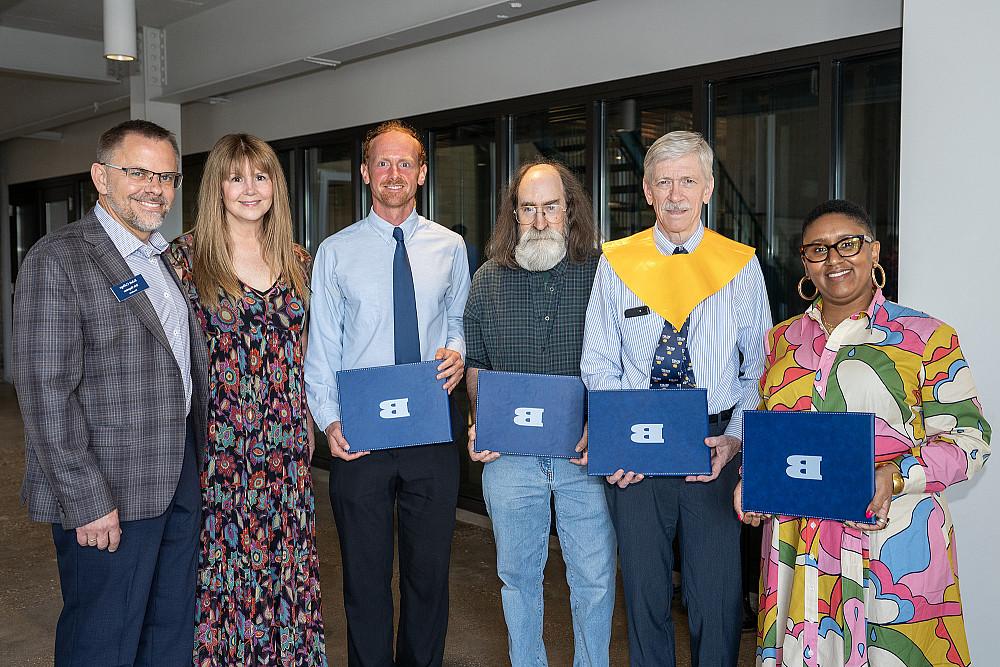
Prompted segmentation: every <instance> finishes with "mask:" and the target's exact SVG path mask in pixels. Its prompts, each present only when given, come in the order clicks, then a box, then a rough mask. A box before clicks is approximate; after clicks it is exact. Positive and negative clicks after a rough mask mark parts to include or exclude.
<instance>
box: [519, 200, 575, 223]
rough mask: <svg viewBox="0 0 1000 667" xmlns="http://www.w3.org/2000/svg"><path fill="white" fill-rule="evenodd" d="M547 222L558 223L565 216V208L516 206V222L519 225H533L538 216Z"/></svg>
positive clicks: (555, 205) (551, 205) (548, 205)
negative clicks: (540, 215)
mask: <svg viewBox="0 0 1000 667" xmlns="http://www.w3.org/2000/svg"><path fill="white" fill-rule="evenodd" d="M539 213H541V214H542V217H544V218H545V220H546V221H547V222H559V221H560V220H562V217H563V215H565V214H566V207H565V206H560V205H559V204H545V205H544V206H518V207H517V222H518V224H520V225H533V224H535V219H536V218H537V217H538V214H539Z"/></svg>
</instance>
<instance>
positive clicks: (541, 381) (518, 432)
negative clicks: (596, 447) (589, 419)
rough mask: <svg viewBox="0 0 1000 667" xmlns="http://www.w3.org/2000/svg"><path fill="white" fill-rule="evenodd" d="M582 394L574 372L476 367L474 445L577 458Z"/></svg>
mask: <svg viewBox="0 0 1000 667" xmlns="http://www.w3.org/2000/svg"><path fill="white" fill-rule="evenodd" d="M584 395H585V389H584V386H583V382H581V381H580V378H578V377H570V376H566V375H533V374H530V373H501V372H497V371H479V385H478V391H477V393H476V444H475V449H476V451H477V452H481V451H483V450H489V451H491V452H500V453H501V454H526V455H532V456H555V457H559V458H568V459H575V458H579V457H580V456H582V455H581V454H580V453H579V452H577V451H576V445H577V443H579V442H580V438H581V437H583V403H584Z"/></svg>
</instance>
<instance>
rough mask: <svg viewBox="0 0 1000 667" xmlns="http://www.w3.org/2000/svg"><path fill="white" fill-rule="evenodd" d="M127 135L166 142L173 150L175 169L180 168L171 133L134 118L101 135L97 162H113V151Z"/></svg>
mask: <svg viewBox="0 0 1000 667" xmlns="http://www.w3.org/2000/svg"><path fill="white" fill-rule="evenodd" d="M129 134H135V135H138V136H140V137H142V138H143V139H149V140H151V141H166V142H168V143H169V144H170V147H171V148H173V149H174V158H175V159H176V160H177V168H178V169H180V168H181V152H180V150H178V148H177V138H176V137H174V134H173V132H171V131H170V130H168V129H166V128H163V127H160V126H159V125H157V124H156V123H151V122H149V121H148V120H139V119H134V118H133V119H132V120H127V121H125V122H123V123H119V124H117V125H115V126H114V127H113V128H111V129H110V130H108V131H106V132H105V133H104V134H102V135H101V138H100V139H99V140H98V141H97V161H98V162H99V163H104V162H110V161H111V160H113V159H114V154H115V151H117V150H118V148H120V147H121V145H122V142H124V141H125V137H126V136H128V135H129ZM120 166H122V167H129V166H132V165H127V164H123V165H120Z"/></svg>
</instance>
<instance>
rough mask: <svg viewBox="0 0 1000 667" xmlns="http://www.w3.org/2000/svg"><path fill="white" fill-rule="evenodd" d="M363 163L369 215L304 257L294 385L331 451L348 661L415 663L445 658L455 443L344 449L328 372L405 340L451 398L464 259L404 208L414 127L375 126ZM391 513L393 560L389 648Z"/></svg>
mask: <svg viewBox="0 0 1000 667" xmlns="http://www.w3.org/2000/svg"><path fill="white" fill-rule="evenodd" d="M362 163H363V164H362V165H361V176H362V179H363V180H364V182H365V183H366V184H367V185H369V187H370V188H371V193H372V210H371V212H370V213H369V214H368V217H367V218H365V219H363V220H360V221H358V222H356V223H354V224H353V225H351V226H350V227H348V228H346V229H344V230H342V231H340V232H338V233H336V234H334V235H333V236H331V237H329V238H328V239H326V240H325V241H324V242H323V243H322V244H321V245H320V247H319V250H318V251H317V253H316V259H315V263H314V268H313V279H312V289H313V297H312V301H311V306H310V308H311V310H310V324H309V345H308V349H307V352H306V360H305V379H306V391H307V394H308V399H309V408H310V410H311V412H312V415H313V419H314V420H315V421H316V424H317V425H318V426H319V427H320V428H322V429H323V430H324V432H325V433H326V436H327V440H328V442H329V445H330V452H331V454H332V455H333V461H332V463H331V466H330V500H331V502H332V504H333V512H334V518H335V520H336V522H337V532H338V534H339V537H340V548H341V554H342V557H343V564H344V606H345V610H346V613H347V633H348V638H347V642H348V664H349V665H351V666H352V667H355V666H357V667H386V666H389V665H398V666H399V667H404V666H406V667H427V666H429V665H440V664H441V663H442V660H443V657H444V640H445V634H446V632H447V625H448V563H449V559H450V555H451V538H452V531H453V530H454V525H455V507H456V504H457V501H458V452H457V449H456V448H455V446H454V444H446V445H427V446H422V447H405V448H402V449H388V450H382V451H375V452H371V453H364V452H351V449H350V443H349V442H347V441H346V440H345V439H344V435H343V431H342V429H341V414H340V403H339V400H338V395H337V371H339V370H346V369H352V368H365V367H370V366H386V365H391V364H394V363H403V361H401V358H400V354H401V352H400V350H401V348H409V349H410V352H411V354H412V357H411V358H410V359H409V360H412V361H421V360H422V361H429V360H432V359H439V360H441V365H440V366H439V371H440V372H439V375H438V379H440V380H443V383H442V384H443V387H444V389H446V390H447V391H449V392H450V391H451V390H452V389H453V388H454V387H455V385H457V384H458V382H459V381H460V380H461V378H462V375H463V372H464V368H465V362H464V355H465V339H464V333H463V329H462V313H463V312H464V310H465V302H466V299H467V298H468V295H469V284H470V279H469V263H468V259H467V255H466V250H465V242H464V241H463V239H462V237H461V236H459V235H458V234H456V233H455V232H452V231H451V230H448V229H445V228H444V227H442V226H441V225H438V224H437V223H434V222H431V221H430V220H427V219H426V218H424V217H422V216H419V215H417V212H416V192H417V188H418V187H419V186H420V185H423V183H424V179H425V178H426V176H427V164H426V153H425V151H424V147H423V145H422V143H421V142H420V138H419V136H418V135H417V133H416V132H415V131H414V130H412V129H411V128H409V127H407V126H406V125H404V124H402V123H400V122H399V121H389V122H387V123H383V124H382V125H379V126H378V127H376V128H375V129H373V130H372V131H371V132H369V134H368V137H367V138H366V139H365V143H364V147H363V155H362ZM398 230H401V233H400V231H398ZM404 248H405V249H404ZM401 266H405V267H406V274H405V279H401V275H400V273H399V269H400V267H401ZM402 292H405V294H403V293H402ZM394 301H395V302H396V303H394ZM414 301H415V304H414ZM400 302H405V307H401V303H400ZM414 310H415V313H414V312H413V311H414ZM404 315H405V316H406V318H405V319H406V320H407V322H402V321H401V320H403V319H404V317H403V316H404ZM414 319H415V321H414ZM407 326H409V327H410V328H409V329H407ZM401 332H407V333H401ZM401 338H403V339H402V340H401ZM414 338H415V339H416V340H414ZM394 513H395V514H396V516H397V519H398V529H399V533H398V540H399V559H400V563H399V570H400V577H399V579H400V581H399V588H400V616H399V630H398V633H397V637H396V642H395V652H394V650H393V599H392V589H391V582H392V570H393V567H392V560H393V514H394ZM394 653H395V655H394Z"/></svg>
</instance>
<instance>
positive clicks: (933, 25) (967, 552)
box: [899, 0, 1000, 665]
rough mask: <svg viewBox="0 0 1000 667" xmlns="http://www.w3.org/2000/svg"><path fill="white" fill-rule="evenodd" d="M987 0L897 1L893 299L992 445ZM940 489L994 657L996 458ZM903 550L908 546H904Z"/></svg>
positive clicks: (999, 477)
mask: <svg viewBox="0 0 1000 667" xmlns="http://www.w3.org/2000/svg"><path fill="white" fill-rule="evenodd" d="M998 24H1000V5H998V4H997V3H996V2H994V1H993V0H967V1H966V2H958V3H955V2H953V3H947V4H940V3H934V2H905V3H904V4H903V97H902V113H901V122H902V127H901V145H900V173H899V181H900V182H899V199H900V201H899V296H900V301H901V302H902V303H904V304H906V305H908V306H911V307H913V308H917V309H919V310H924V311H926V312H928V313H930V314H931V315H934V316H936V317H940V318H941V319H943V320H944V321H946V322H948V323H949V324H951V325H952V326H954V327H955V328H956V329H957V330H958V335H959V337H960V339H961V342H962V350H963V351H964V352H965V356H966V358H967V359H968V361H969V366H970V367H971V369H972V373H973V375H974V377H975V380H976V387H977V389H978V390H979V398H980V400H981V402H982V407H983V411H984V412H985V414H986V418H987V420H989V422H990V424H991V425H992V426H993V443H992V445H993V451H994V452H996V451H997V450H998V447H1000V439H998V437H997V433H998V431H1000V354H998V351H997V329H998V328H1000V312H998V310H997V304H998V302H1000V300H998V297H997V284H998V282H1000V261H998V259H997V244H996V229H997V223H996V213H995V210H994V208H993V207H994V204H995V202H996V189H997V186H996V171H995V170H994V169H993V168H992V167H990V163H991V161H992V160H993V159H994V157H995V156H996V155H997V154H1000V134H998V133H997V131H996V113H995V111H996V109H997V108H1000V85H998V82H997V77H996V73H995V71H994V69H993V68H994V67H995V66H996V62H997V53H998V49H997V36H996V26H997V25H998ZM996 458H997V460H996V461H990V462H989V463H987V464H986V467H985V468H984V469H983V472H982V474H981V475H980V476H979V477H978V478H977V479H974V480H972V482H971V483H969V482H963V483H962V484H959V485H958V486H956V487H955V488H952V489H948V491H947V492H946V495H947V496H948V499H949V500H950V501H951V509H952V515H953V517H954V520H955V539H956V542H957V544H958V563H959V576H960V581H961V586H962V606H963V611H964V613H965V625H966V629H967V630H968V635H969V645H970V649H971V651H972V660H973V663H974V664H977V665H996V664H1000V663H998V662H997V661H998V660H1000V658H998V656H1000V633H998V632H997V628H998V623H997V608H998V606H997V601H998V600H1000V577H998V576H997V552H998V550H1000V520H998V519H997V508H1000V457H996ZM911 555H912V554H911Z"/></svg>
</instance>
